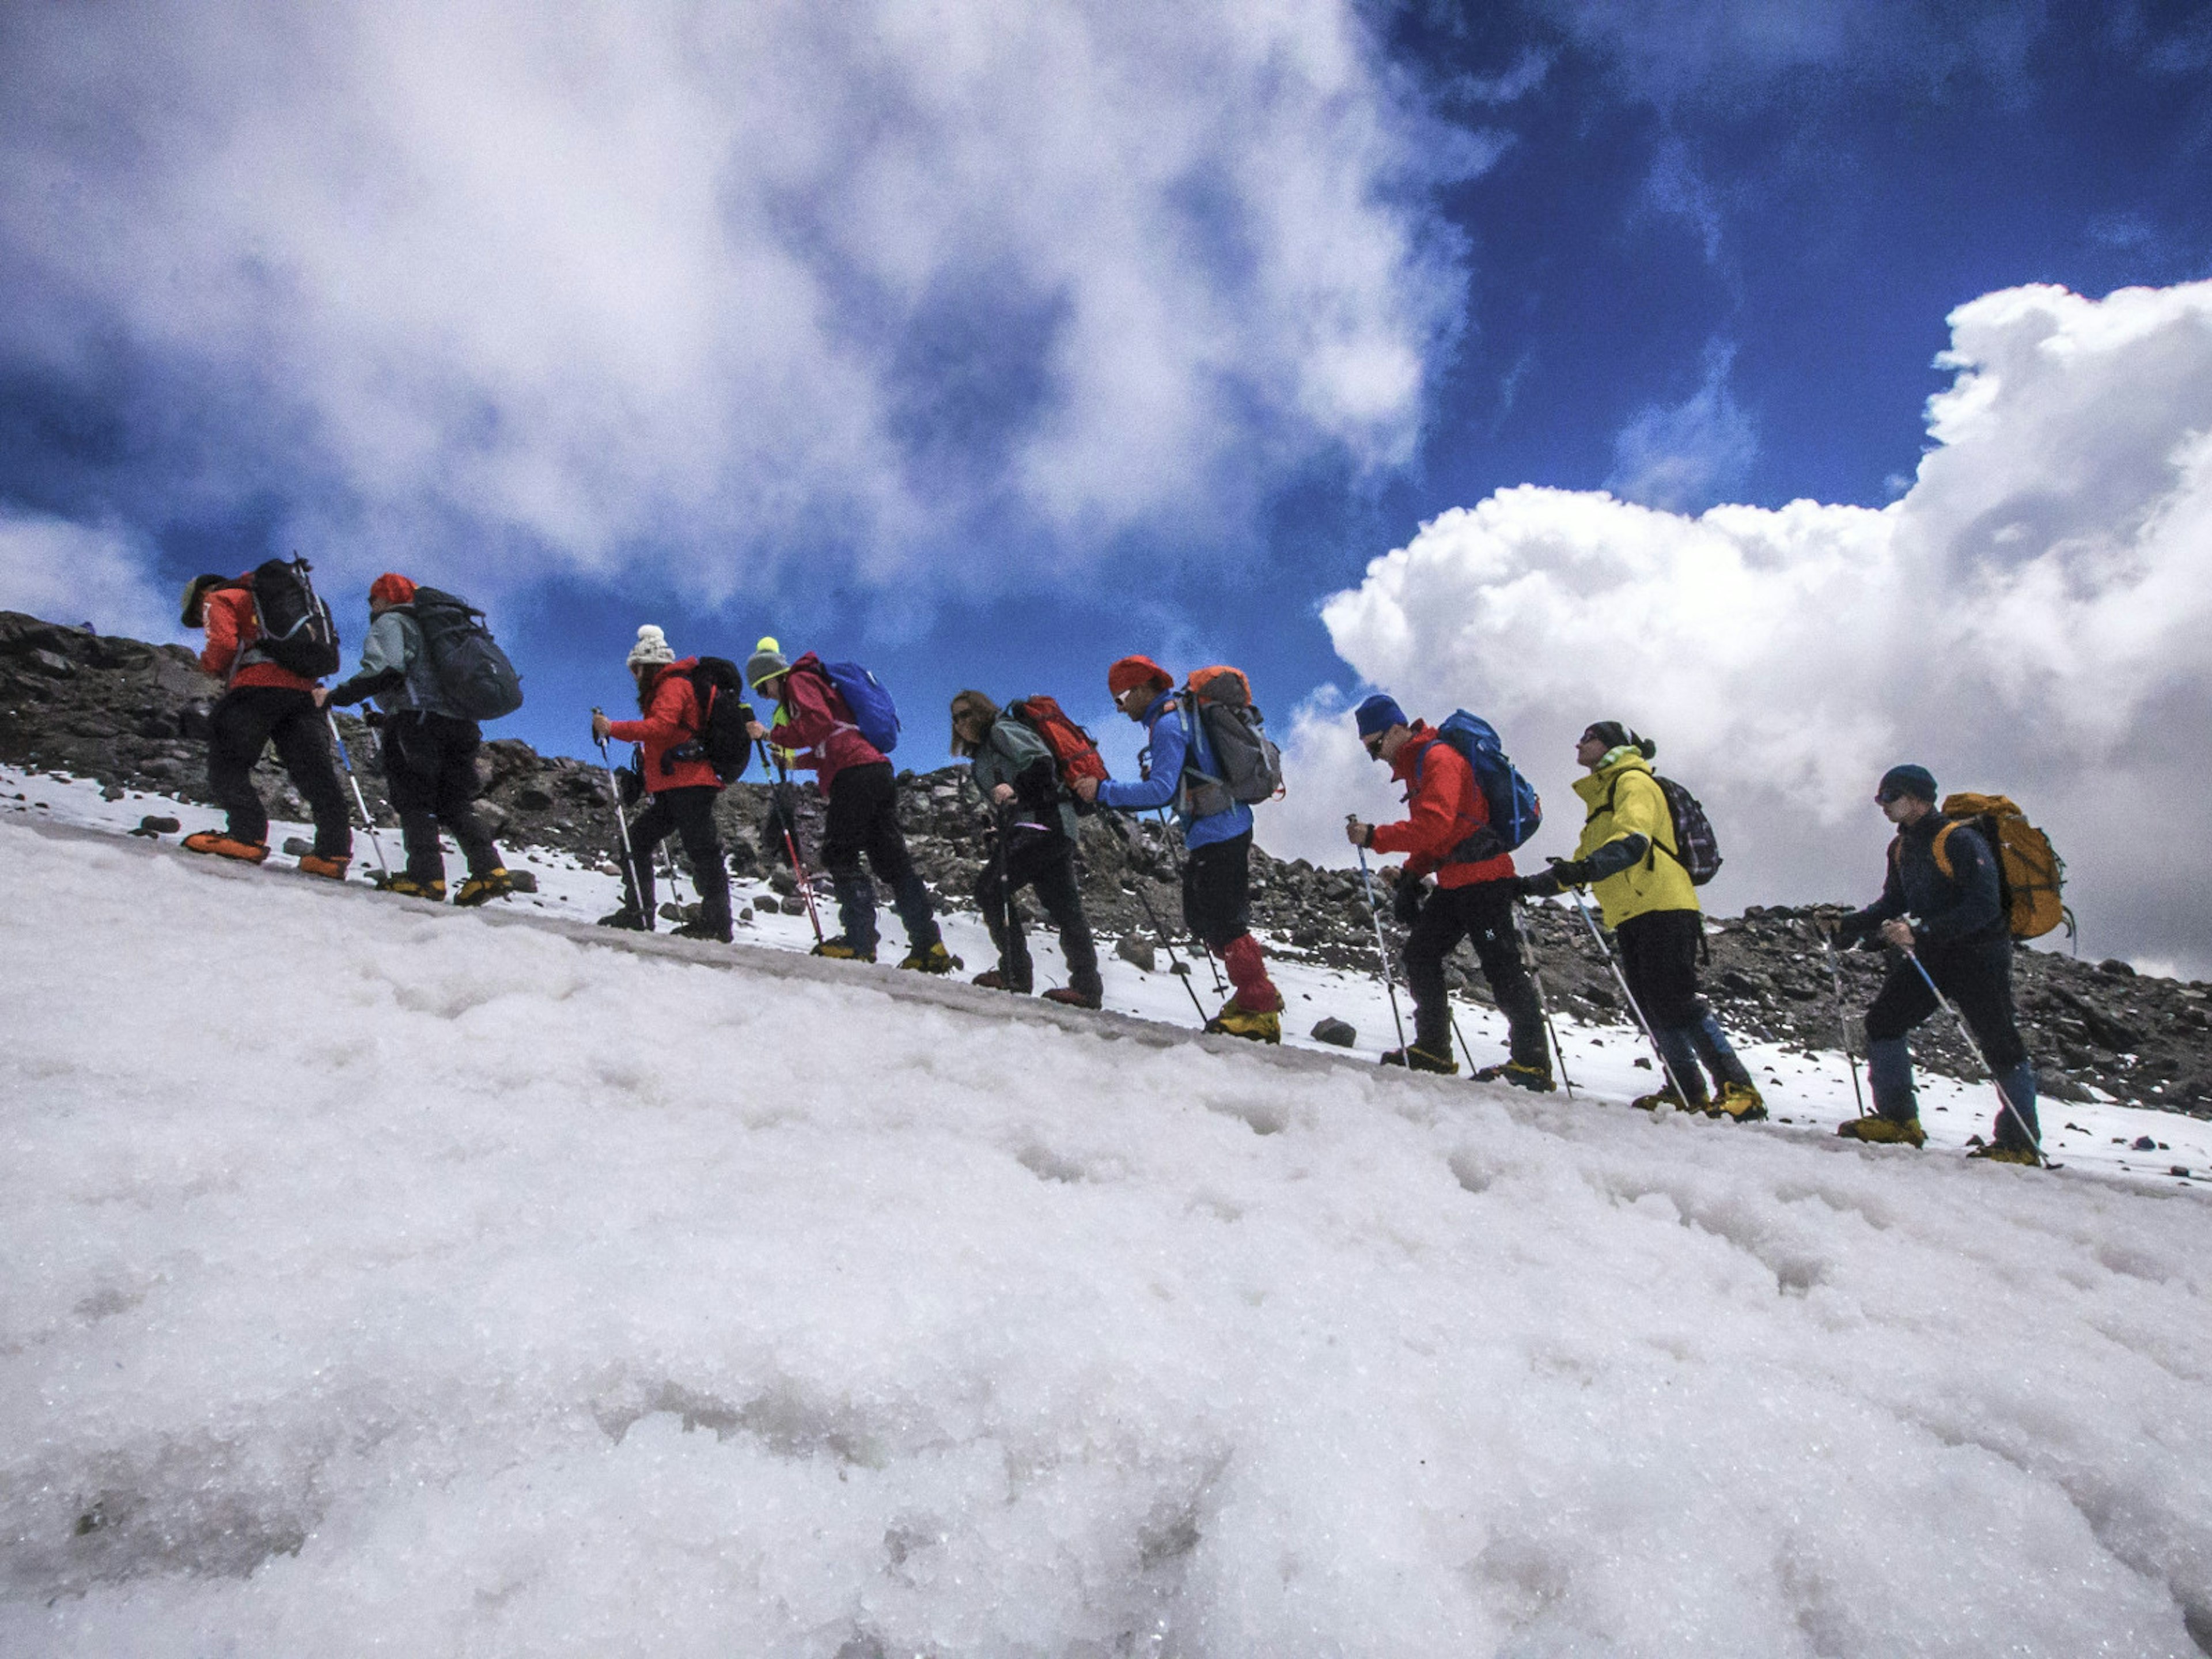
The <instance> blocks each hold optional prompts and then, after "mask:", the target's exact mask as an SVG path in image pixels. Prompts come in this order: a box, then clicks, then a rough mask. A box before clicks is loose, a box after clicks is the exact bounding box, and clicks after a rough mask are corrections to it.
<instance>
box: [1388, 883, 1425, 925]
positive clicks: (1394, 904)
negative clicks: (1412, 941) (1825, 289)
mask: <svg viewBox="0 0 2212 1659" xmlns="http://www.w3.org/2000/svg"><path fill="white" fill-rule="evenodd" d="M1428 892H1429V890H1428V886H1427V884H1425V883H1424V882H1420V881H1417V880H1415V879H1413V878H1411V877H1407V876H1401V877H1400V878H1398V885H1397V888H1396V889H1395V890H1394V891H1393V892H1392V893H1391V895H1390V914H1391V915H1393V916H1395V917H1396V918H1397V921H1398V925H1399V926H1400V927H1412V926H1413V924H1414V923H1415V922H1417V921H1419V920H1420V919H1421V901H1422V900H1423V899H1425V898H1426V897H1427V896H1428Z"/></svg>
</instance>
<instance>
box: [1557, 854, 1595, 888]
mask: <svg viewBox="0 0 2212 1659" xmlns="http://www.w3.org/2000/svg"><path fill="white" fill-rule="evenodd" d="M1544 862H1545V863H1547V864H1548V865H1550V866H1552V867H1551V868H1550V869H1549V870H1547V872H1545V879H1547V880H1548V881H1552V882H1554V883H1556V884H1557V885H1556V886H1554V887H1553V889H1552V890H1553V892H1555V893H1556V892H1559V891H1560V890H1563V889H1565V888H1569V887H1587V886H1589V884H1590V883H1591V882H1593V881H1595V879H1596V878H1597V877H1596V872H1595V871H1593V870H1592V869H1591V868H1590V867H1589V860H1587V859H1547V860H1544Z"/></svg>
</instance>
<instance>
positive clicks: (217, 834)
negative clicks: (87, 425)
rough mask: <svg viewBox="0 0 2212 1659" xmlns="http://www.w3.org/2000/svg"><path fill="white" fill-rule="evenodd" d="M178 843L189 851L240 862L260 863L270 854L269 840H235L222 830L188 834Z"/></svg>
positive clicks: (205, 830) (204, 830)
mask: <svg viewBox="0 0 2212 1659" xmlns="http://www.w3.org/2000/svg"><path fill="white" fill-rule="evenodd" d="M178 844H179V846H181V847H182V848H184V849H185V851H186V852H187V853H212V854H215V855H216V857H217V858H219V859H236V860H238V861H239V862H240V864H258V863H260V862H261V860H264V859H265V858H267V857H268V856H269V847H268V843H267V842H258V841H233V840H232V839H231V838H230V837H229V836H227V835H225V834H224V833H223V832H222V830H220V829H203V830H201V831H199V832H198V833H197V835H191V836H185V838H184V840H183V841H182V842H179V843H178Z"/></svg>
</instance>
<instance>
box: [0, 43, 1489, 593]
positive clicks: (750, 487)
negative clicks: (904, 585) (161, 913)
mask: <svg viewBox="0 0 2212 1659" xmlns="http://www.w3.org/2000/svg"><path fill="white" fill-rule="evenodd" d="M1354 12H1355V9H1354V8H1353V7H1352V5H1351V4H1350V3H1349V0H1279V3H1273V4H1269V5H1266V6H1257V7H1255V6H1243V5H1236V4H1231V3H1226V0H1223V3H1214V4H1201V5H1195V6H1194V5H1189V4H1186V3H1179V0H1138V3H1130V0H1115V3H1110V4H1109V3H1105V0H1096V3H1090V0H1062V3H1041V0H975V3H971V4H967V5H962V6H957V7H951V8H946V7H942V6H938V5H924V4H921V3H918V0H866V3H862V4H858V5H853V6H844V7H832V8H826V9H825V8H823V7H819V6H816V5H811V4H804V3H799V0H782V3H762V4H751V5H738V4H707V5H696V4H690V3H679V0H640V3H630V4H622V5H616V4H612V3H606V0H601V3H586V4H582V5H579V6H564V7H557V8H552V9H546V8H543V7H535V6H527V5H523V4H520V3H518V0H463V3H442V0H441V3H431V0H379V3H373V4H372V3H368V0H346V3H335V4H331V5H326V6H316V7H311V8H307V9H301V8H297V7H288V6H280V5H276V4H273V3H268V0H211V3H209V4H206V5H202V6H196V7H194V8H192V9H191V12H190V15H185V14H184V13H179V12H177V11H175V10H174V9H170V8H165V7H158V6H155V5H152V4H150V3H138V4H127V3H126V4H119V5H116V6H111V7H101V8H96V9H92V10H88V11H87V10H81V9H80V10H74V11H54V10H47V11H37V10H33V11H32V12H29V13H26V14H22V15H18V16H16V17H15V18H14V19H13V20H12V21H11V23H10V29H11V34H12V40H11V51H10V64H9V68H8V69H7V70H5V71H4V76H5V78H4V82H0V225H4V226H5V227H7V228H6V229H5V230H4V231H0V256H4V257H5V258H7V259H9V261H11V262H12V263H13V264H14V265H15V268H16V270H18V272H19V273H20V277H19V280H18V281H17V282H16V283H15V291H16V292H17V294H18V295H19V296H20V297H21V301H22V304H21V309H20V311H19V313H18V320H17V325H16V326H15V327H14V328H13V329H9V327H8V325H5V324H0V340H4V341H5V343H6V348H7V349H8V350H9V351H10V352H11V353H12V354H14V355H15V356H17V357H18V358H19V359H23V358H33V357H35V358H37V359H38V360H40V362H42V363H43V364H44V366H45V367H46V370H47V371H48V372H49V373H51V374H56V375H58V376H60V377H61V378H63V379H64V380H70V379H71V378H72V377H74V376H75V375H76V374H78V373H79V371H80V368H81V365H82V363H83V362H88V361H90V360H91V359H92V357H93V356H94V353H95V352H97V351H99V350H101V349H105V348H106V346H108V345H111V344H112V343H114V342H116V341H118V340H120V341H122V342H124V343H126V344H127V346H128V349H129V350H130V352H131V353H133V354H137V360H139V361H142V362H143V361H149V360H150V361H151V362H153V363H155V364H156V365H158V366H160V367H161V368H164V369H166V370H167V372H168V373H169V374H171V375H172V376H173V380H172V381H171V389H172V392H173V388H174V387H175V386H183V387H185V388H186V390H185V392H184V394H183V395H185V396H186V397H188V398H190V399H191V401H192V403H193V404H195V405H196V409H197V412H198V414H199V416H200V417H201V419H202V421H203V422H205V423H206V424H207V425H209V426H210V427H212V428H216V431H217V435H218V440H219V441H216V443H214V444H212V445H211V446H210V453H208V454H206V455H204V456H203V457H202V458H201V464H202V465H203V467H204V478H203V484H204V489H205V490H206V492H207V495H208V496H209V497H210V499H213V500H216V501H222V500H224V499H226V498H227V497H232V496H235V495H238V494H240V493H244V492H246V491H247V490H250V489H252V488H254V487H256V486H257V485H266V484H269V483H274V484H275V487H276V493H277V494H279V495H282V496H283V497H285V498H287V499H294V500H296V499H298V498H300V497H301V495H307V494H310V493H312V492H313V489H314V488H315V486H316V485H318V484H319V485H320V486H322V493H323V495H324V496H325V501H326V504H325V506H324V507H322V509H321V510H320V513H319V522H317V523H314V524H312V525H310V526H306V527H304V530H303V533H306V534H309V535H311V536H312V537H313V538H315V539H317V540H319V542H320V543H321V544H324V545H326V546H340V547H344V548H347V549H377V548H381V549H383V550H386V552H396V551H397V550H402V549H406V550H416V549H419V547H420V545H421V544H422V540H423V539H424V538H426V537H435V538H438V539H439V540H441V542H443V543H446V544H459V545H460V546H465V547H467V548H470V549H472V550H474V553H473V556H474V557H475V558H476V559H477V562H478V563H479V564H480V565H481V566H483V567H485V574H484V575H483V577H476V578H471V580H477V581H479V582H482V581H483V580H489V577H490V576H491V575H493V574H495V573H496V569H497V567H498V566H499V565H500V563H501V562H502V561H513V560H525V559H527V560H539V559H544V560H550V562H554V563H556V564H558V565H560V566H562V567H565V568H574V569H580V570H585V571H602V572H603V571H606V570H610V569H611V568H617V567H619V566H620V565H622V564H623V562H625V561H629V560H631V559H634V558H636V557H638V556H640V555H641V552H642V551H643V550H647V549H651V550H653V551H654V552H655V554H656V555H658V556H662V557H665V558H669V559H671V560H672V562H674V564H675V565H676V567H677V568H675V569H674V570H671V572H670V574H671V575H673V576H676V577H678V578H679V579H685V578H688V579H689V580H690V582H691V583H692V584H693V585H695V586H696V587H697V588H698V589H700V590H701V591H702V592H707V593H709V594H712V593H717V592H723V591H726V590H727V589H728V588H729V587H730V586H732V584H734V583H735V582H736V581H737V580H738V579H739V577H740V574H742V573H744V572H745V571H746V570H747V569H748V568H749V566H750V564H751V563H752V562H755V561H759V560H763V559H769V560H772V559H773V558H775V556H778V555H779V554H780V553H782V552H785V551H787V550H790V549H791V548H793V547H794V546H805V545H818V544H820V543H821V542H823V541H824V540H835V539H843V540H846V541H848V543H849V544H850V545H852V546H854V547H856V548H860V549H865V550H867V551H866V554H864V555H862V556H861V560H860V562H861V569H862V574H863V575H864V576H865V577H867V578H871V579H873V580H889V579H890V577H891V576H892V575H893V574H896V573H897V572H898V571H899V570H900V569H901V568H902V567H903V566H904V565H905V563H906V562H907V561H908V557H909V556H910V555H911V553H912V552H913V550H915V549H916V548H917V547H920V546H922V545H925V544H927V543H928V542H929V541H930V540H931V539H932V538H945V537H948V536H950V535H951V534H953V533H954V532H956V531H957V529H958V528H959V527H960V526H963V525H964V524H967V523H969V522H970V521H971V520H973V519H974V518H975V516H976V515H978V514H992V515H998V516H999V517H1000V518H1001V519H1007V520H1012V522H1013V523H1014V524H1016V525H1017V526H1024V527H1026V528H1027V529H1029V530H1030V531H1031V532H1040V533H1037V534H1033V535H1032V536H1031V537H1030V538H1029V540H1028V544H1030V545H1038V544H1042V545H1044V546H1047V547H1048V548H1050V549H1053V550H1054V551H1055V553H1056V555H1057V556H1085V555H1087V554H1090V553H1092V552H1095V551H1096V550H1097V549H1098V548H1100V547H1101V546H1102V545H1103V544H1107V543H1108V542H1109V541H1110V540H1111V538H1113V537H1115V535H1117V534H1119V533H1121V532H1127V531H1128V530H1129V529H1131V528H1133V527H1136V526H1149V525H1157V524H1160V523H1167V522H1173V523H1176V524H1179V525H1183V526H1190V525H1191V524H1192V523H1193V521H1194V520H1196V521H1197V526H1198V527H1200V528H1204V527H1206V521H1207V518H1208V515H1212V520H1214V521H1215V522H1216V523H1233V521H1234V520H1235V519H1236V516H1237V513H1239V511H1240V510H1241V509H1242V507H1243V506H1244V505H1246V504H1248V503H1249V501H1251V500H1252V499H1253V497H1254V495H1255V493H1256V490H1257V489H1258V488H1259V485H1260V484H1261V483H1264V481H1265V480H1266V479H1267V477H1269V476H1270V475H1271V474H1272V473H1273V472H1274V471H1276V470H1277V469H1282V468H1287V467H1290V466H1293V465H1300V464H1303V463H1304V462H1307V461H1310V459H1312V458H1313V457H1315V456H1316V454H1318V453H1336V454H1340V455H1342V456H1344V457H1346V458H1347V459H1348V460H1349V461H1350V463H1351V464H1352V465H1354V466H1355V467H1358V468H1376V467H1388V466H1391V465H1396V464H1398V463H1400V462H1401V461H1403V460H1404V459H1406V458H1407V456H1408V455H1409V453H1411V448H1412V445H1413V441H1414V438H1415V435H1416V430H1417V426H1418V420H1419V410H1420V402H1421V393H1422V389H1423V377H1424V365H1425V359H1426V356H1427V354H1428V352H1429V351H1430V349H1431V347H1432V345H1433V344H1434V343H1435V341H1436V340H1437V337H1438V336H1439V335H1440V334H1441V333H1442V332H1443V331H1446V330H1448V329H1449V326H1450V325H1451V319H1452V318H1453V317H1454V316H1455V312H1456V305H1457V289H1458V284H1459V275H1458V270H1457V267H1456V263H1455V260H1456V256H1455V254H1454V253H1453V252H1451V251H1450V250H1448V249H1439V248H1438V247H1437V246H1436V245H1435V244H1434V243H1433V242H1432V241H1430V240H1424V239H1425V231H1424V229H1423V225H1422V215H1421V213H1420V211H1419V209H1418V207H1417V206H1415V205H1413V203H1412V196H1413V193H1414V192H1415V191H1416V190H1417V187H1418V186H1419V184H1420V183H1421V182H1422V180H1423V179H1424V177H1425V170H1426V169H1428V168H1429V167H1430V161H1429V158H1431V156H1434V155H1442V154H1446V153H1447V152H1449V155H1450V157H1451V160H1450V166H1451V167H1454V168H1456V169H1460V170H1465V169H1467V168H1469V167H1480V166H1481V165H1484V164H1486V157H1487V156H1488V155H1492V154H1494V150H1495V146H1494V145H1493V146H1492V147H1490V148H1489V149H1484V148H1483V147H1482V146H1480V145H1476V146H1474V148H1472V149H1470V147H1469V146H1468V144H1467V143H1458V144H1447V143H1440V142H1438V141H1439V139H1440V138H1442V137H1448V136H1449V135H1446V134H1444V133H1443V131H1442V130H1440V129H1438V128H1437V127H1436V126H1435V125H1433V124H1432V123H1431V121H1429V119H1428V118H1426V117H1425V115H1424V114H1423V113H1422V112H1420V111H1419V110H1418V109H1416V108H1415V107H1413V106H1412V105H1411V103H1410V102H1408V101H1407V98H1406V95H1405V94H1404V93H1403V91H1402V88H1399V87H1398V86H1397V85H1396V84H1395V82H1391V81H1389V78H1388V77H1387V76H1385V75H1384V74H1383V71H1382V70H1379V69H1378V68H1377V67H1376V65H1375V64H1373V63H1372V62H1371V61H1370V55H1369V53H1368V52H1367V51H1366V49H1365V44H1364V40H1363V38H1362V35H1361V33H1360V28H1359V26H1358V22H1357V21H1356V17H1355V15H1354ZM1255 481H1256V482H1255ZM346 556H352V555H351V554H350V553H349V554H348V555H346ZM359 557H360V561H361V562H362V564H363V565H364V567H366V568H374V566H375V564H376V563H377V562H379V561H380V557H381V555H380V554H377V553H375V552H373V551H363V552H362V553H361V554H360V555H359Z"/></svg>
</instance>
